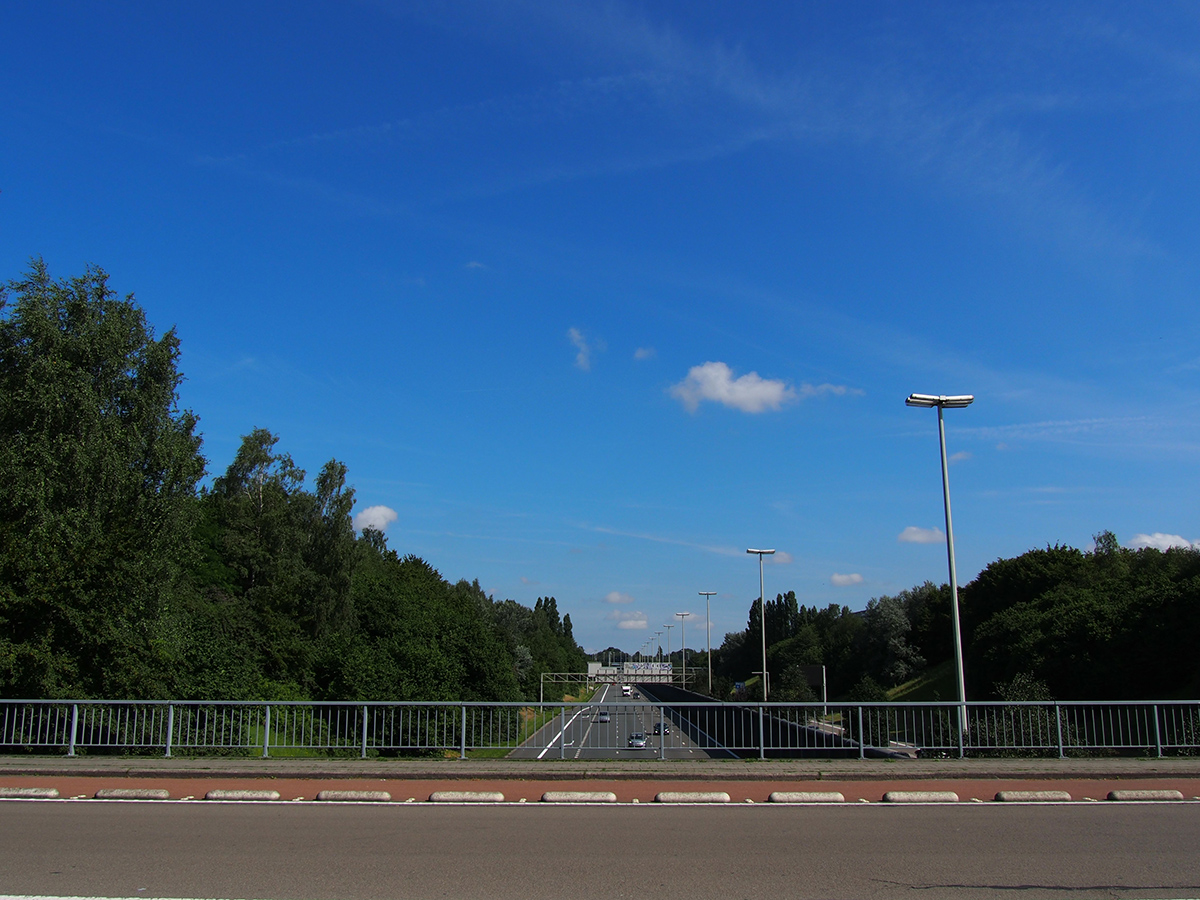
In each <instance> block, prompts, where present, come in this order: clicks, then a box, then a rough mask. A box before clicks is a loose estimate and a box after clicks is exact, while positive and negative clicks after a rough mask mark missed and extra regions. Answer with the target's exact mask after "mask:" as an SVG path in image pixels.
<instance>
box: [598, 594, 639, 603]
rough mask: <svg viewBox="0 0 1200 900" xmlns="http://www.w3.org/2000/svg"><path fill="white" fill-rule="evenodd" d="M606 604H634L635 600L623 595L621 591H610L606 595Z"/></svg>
mask: <svg viewBox="0 0 1200 900" xmlns="http://www.w3.org/2000/svg"><path fill="white" fill-rule="evenodd" d="M604 602H605V603H632V602H633V598H632V597H631V596H629V595H628V594H623V593H621V592H620V591H609V592H608V593H607V594H605V595H604Z"/></svg>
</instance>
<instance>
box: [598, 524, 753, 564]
mask: <svg viewBox="0 0 1200 900" xmlns="http://www.w3.org/2000/svg"><path fill="white" fill-rule="evenodd" d="M579 527H580V528H583V529H585V530H587V531H594V532H596V533H597V534H611V535H614V536H616V537H627V538H635V539H636V540H639V541H651V542H652V543H655V544H671V545H673V546H676V547H691V548H692V549H694V550H703V551H704V552H706V553H716V554H719V555H720V556H741V555H742V554H743V553H745V552H746V551H745V550H739V549H738V548H736V547H716V546H712V545H710V544H697V543H694V542H693V541H683V540H679V539H678V538H669V537H663V536H662V535H657V534H645V533H640V532H636V531H620V530H619V529H616V528H606V527H605V526H603V525H580V526H579ZM768 559H770V557H768Z"/></svg>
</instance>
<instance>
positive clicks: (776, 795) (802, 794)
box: [767, 791, 846, 803]
mask: <svg viewBox="0 0 1200 900" xmlns="http://www.w3.org/2000/svg"><path fill="white" fill-rule="evenodd" d="M767 802H768V803H845V802H846V798H845V796H843V795H842V792H841V791H772V792H771V795H770V796H769V797H767Z"/></svg>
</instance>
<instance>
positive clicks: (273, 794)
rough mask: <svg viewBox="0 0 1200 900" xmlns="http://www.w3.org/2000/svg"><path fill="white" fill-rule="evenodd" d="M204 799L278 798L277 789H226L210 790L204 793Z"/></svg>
mask: <svg viewBox="0 0 1200 900" xmlns="http://www.w3.org/2000/svg"><path fill="white" fill-rule="evenodd" d="M204 799H205V800H278V799H279V791H226V790H220V789H217V790H212V791H209V792H208V793H207V794H205V795H204Z"/></svg>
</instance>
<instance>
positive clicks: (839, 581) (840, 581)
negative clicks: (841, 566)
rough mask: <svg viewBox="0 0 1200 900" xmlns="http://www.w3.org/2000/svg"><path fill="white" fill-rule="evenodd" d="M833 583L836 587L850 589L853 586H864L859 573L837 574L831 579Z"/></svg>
mask: <svg viewBox="0 0 1200 900" xmlns="http://www.w3.org/2000/svg"><path fill="white" fill-rule="evenodd" d="M829 580H830V581H831V582H833V586H834V587H849V586H850V585H852V584H862V582H863V577H862V576H861V575H859V574H857V573H855V574H852V575H839V574H838V573H837V572H834V573H833V576H832V577H831V578H830V579H829Z"/></svg>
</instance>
